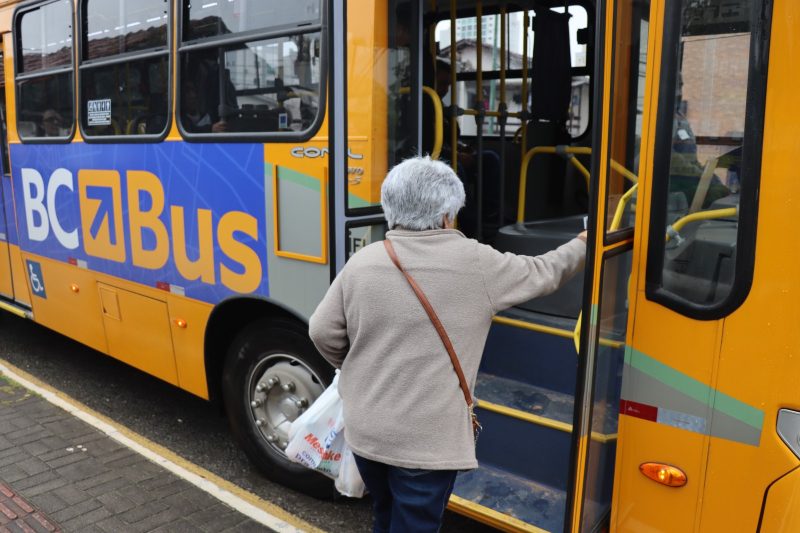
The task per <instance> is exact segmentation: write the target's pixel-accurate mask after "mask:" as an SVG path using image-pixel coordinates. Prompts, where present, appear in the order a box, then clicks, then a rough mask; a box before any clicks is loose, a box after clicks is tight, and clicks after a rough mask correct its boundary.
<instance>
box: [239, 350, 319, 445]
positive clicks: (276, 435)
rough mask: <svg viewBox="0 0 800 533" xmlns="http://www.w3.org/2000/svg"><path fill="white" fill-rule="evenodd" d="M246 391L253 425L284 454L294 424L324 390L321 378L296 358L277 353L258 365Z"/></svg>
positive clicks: (270, 443)
mask: <svg viewBox="0 0 800 533" xmlns="http://www.w3.org/2000/svg"><path fill="white" fill-rule="evenodd" d="M247 390H248V401H249V404H250V414H251V417H252V419H253V423H254V424H255V425H256V427H257V428H258V430H259V432H260V433H261V436H262V437H263V438H264V440H265V441H266V442H267V443H268V444H269V445H270V446H272V447H273V448H275V449H276V450H279V451H281V452H282V451H283V450H285V449H286V446H287V445H288V444H289V427H290V426H291V423H292V422H294V421H295V420H296V419H297V417H299V416H300V415H301V414H303V413H304V412H305V410H306V409H307V408H308V406H309V405H311V404H312V403H314V400H316V399H317V398H318V397H319V395H320V394H322V391H323V390H325V387H324V386H323V385H322V380H321V379H320V378H319V376H317V375H316V374H315V373H314V372H313V371H312V370H311V369H310V368H309V367H308V366H306V365H305V363H303V362H302V361H300V360H299V359H297V358H296V357H294V356H291V355H288V354H274V355H270V356H269V357H265V358H264V359H263V360H261V361H260V362H259V363H258V365H257V366H256V367H255V369H254V371H253V373H252V374H251V375H250V381H249V383H248V388H247Z"/></svg>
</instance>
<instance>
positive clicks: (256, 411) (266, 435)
mask: <svg viewBox="0 0 800 533" xmlns="http://www.w3.org/2000/svg"><path fill="white" fill-rule="evenodd" d="M332 378H333V369H332V368H331V367H330V365H329V364H328V363H327V362H326V361H325V360H324V359H322V358H321V357H320V356H319V354H318V353H317V351H316V349H315V348H314V345H313V344H312V343H311V341H310V340H309V338H308V335H306V333H305V331H304V330H303V329H301V328H300V327H298V325H297V324H296V323H293V322H288V321H276V320H259V321H257V322H254V323H252V324H250V325H249V326H247V327H246V328H245V329H244V330H242V332H241V333H240V334H239V335H238V336H237V337H236V339H235V340H234V342H233V344H231V346H230V348H229V350H228V354H227V357H226V359H225V367H224V370H223V375H222V394H223V399H224V402H225V411H226V412H227V415H228V420H229V421H230V425H231V430H232V432H233V434H234V436H235V437H236V439H237V440H238V441H239V444H240V445H241V446H242V448H243V449H244V451H245V453H246V454H247V456H248V457H249V458H250V460H251V461H252V462H253V463H254V464H255V465H256V466H257V467H258V468H259V469H260V470H261V471H262V472H263V473H264V475H266V476H267V477H268V478H270V479H271V480H273V481H276V482H278V483H280V484H282V485H285V486H287V487H290V488H293V489H295V490H298V491H300V492H303V493H306V494H309V495H311V496H315V497H318V498H330V497H333V496H334V492H335V491H334V489H333V482H332V481H331V480H330V479H328V478H326V477H324V476H322V475H321V474H318V473H316V472H314V471H312V470H309V469H307V468H306V467H304V466H301V465H299V464H297V463H292V462H290V461H289V460H288V459H287V458H286V454H285V453H284V450H285V449H286V445H287V444H288V440H289V426H290V425H291V422H292V421H293V420H295V419H296V418H297V417H298V416H300V414H301V413H303V412H304V411H305V410H306V409H307V408H308V406H309V405H311V404H312V403H313V402H314V400H316V399H317V397H319V395H320V394H322V391H323V390H325V387H326V386H327V384H328V383H330V382H331V380H332Z"/></svg>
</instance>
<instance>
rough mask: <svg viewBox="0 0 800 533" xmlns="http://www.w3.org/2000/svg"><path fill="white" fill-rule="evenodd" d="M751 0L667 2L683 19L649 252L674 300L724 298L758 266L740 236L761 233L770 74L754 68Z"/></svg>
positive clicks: (673, 53)
mask: <svg viewBox="0 0 800 533" xmlns="http://www.w3.org/2000/svg"><path fill="white" fill-rule="evenodd" d="M678 4H679V5H678ZM754 4H760V1H759V0H749V1H746V2H739V3H736V4H735V5H733V6H732V7H731V8H730V9H728V11H726V12H725V13H724V15H722V14H720V12H719V10H716V11H715V10H714V9H712V8H706V7H704V6H703V5H700V4H697V3H696V2H693V1H691V0H682V1H681V2H679V3H678V2H676V5H675V7H674V11H672V12H671V16H672V17H674V20H675V21H679V22H680V23H679V24H678V23H676V27H677V28H678V29H677V30H676V31H675V35H672V36H666V37H665V39H666V42H665V44H664V49H665V52H664V53H665V59H664V63H665V65H666V66H665V67H663V68H662V70H663V71H666V73H665V75H666V76H670V75H671V76H672V78H671V79H664V80H662V83H661V87H662V91H664V92H665V94H663V95H661V99H660V103H659V118H658V120H659V123H658V135H659V137H658V140H657V144H656V150H657V152H656V159H655V176H654V179H655V187H656V189H658V188H659V187H660V188H661V189H660V191H658V192H654V194H653V196H654V198H661V199H662V200H661V205H658V202H657V201H654V204H653V210H654V218H653V227H654V230H653V233H652V234H651V241H654V242H653V244H651V247H653V248H657V250H658V251H657V254H659V255H660V257H659V256H658V255H656V256H652V255H651V263H652V264H649V265H648V275H649V277H650V281H651V282H652V281H656V282H657V283H658V285H660V286H661V289H662V290H661V291H660V293H661V295H662V296H664V297H665V298H666V299H668V300H670V299H671V300H672V301H673V303H674V304H675V305H676V306H677V307H692V306H694V307H695V309H696V308H697V306H703V307H704V308H706V309H708V308H713V307H715V306H719V305H720V304H721V303H722V302H724V301H726V300H727V298H728V296H729V295H730V294H731V292H732V289H733V286H734V280H735V278H736V277H738V276H740V275H741V276H742V278H741V279H746V278H747V276H749V275H751V274H752V270H751V266H750V267H748V266H746V265H742V264H741V263H740V261H741V260H742V258H743V254H746V255H748V256H749V255H751V253H752V249H751V246H752V245H751V244H750V245H748V243H747V242H746V241H742V242H739V240H740V238H741V236H742V235H741V234H742V233H743V232H744V234H745V236H748V237H752V238H753V239H754V235H755V233H754V226H755V220H754V219H753V218H746V216H747V215H749V216H750V217H752V211H750V209H751V206H753V204H754V198H755V191H756V188H757V180H758V175H759V166H760V152H761V143H760V135H761V133H760V127H758V126H757V124H756V122H757V121H758V120H760V119H758V117H763V111H764V108H763V106H764V101H763V84H764V83H765V81H764V80H765V77H762V76H760V75H754V72H756V71H754V70H753V69H754V65H755V64H756V63H755V60H756V59H757V56H756V55H755V51H757V50H759V49H760V47H759V46H753V44H754V43H751V34H752V33H753V31H754V27H755V26H756V24H754V22H753V19H752V17H753V14H754V13H758V12H759V11H758V10H756V9H755V6H754ZM670 41H672V42H670ZM758 64H759V65H760V62H759V63H758ZM740 219H741V220H740ZM740 222H742V224H740ZM661 223H663V224H664V225H661ZM659 241H660V242H659ZM742 245H744V246H742ZM749 261H750V262H751V263H752V258H751V259H750V260H749ZM653 275H657V276H658V278H660V279H658V278H653V277H652V276H653ZM676 297H677V298H676Z"/></svg>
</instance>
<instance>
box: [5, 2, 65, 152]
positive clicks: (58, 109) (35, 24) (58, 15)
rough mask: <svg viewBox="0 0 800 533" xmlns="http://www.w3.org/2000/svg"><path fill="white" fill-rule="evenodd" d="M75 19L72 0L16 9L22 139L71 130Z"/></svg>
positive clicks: (56, 136) (53, 137) (59, 136)
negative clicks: (73, 29) (73, 23)
mask: <svg viewBox="0 0 800 533" xmlns="http://www.w3.org/2000/svg"><path fill="white" fill-rule="evenodd" d="M71 21H72V2H71V1H70V0H59V1H58V2H52V3H49V4H45V5H42V6H39V7H35V8H32V9H23V10H20V11H17V14H16V21H15V24H16V29H17V32H16V34H17V39H16V43H15V44H16V58H17V59H16V61H17V76H16V83H17V91H18V92H17V94H18V98H17V131H18V132H19V135H20V137H21V138H22V140H23V141H25V140H34V139H36V140H41V139H44V138H48V140H56V139H58V140H63V141H68V140H69V139H70V137H71V136H72V132H73V129H74V126H75V109H74V103H73V94H74V91H73V83H72V24H71Z"/></svg>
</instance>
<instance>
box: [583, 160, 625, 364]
mask: <svg viewBox="0 0 800 533" xmlns="http://www.w3.org/2000/svg"><path fill="white" fill-rule="evenodd" d="M615 164H617V165H619V163H617V162H616V161H614V160H613V159H612V160H611V166H612V167H613V166H614V165H615ZM623 168H624V167H623ZM626 170H627V169H626ZM623 175H624V173H623ZM631 176H633V178H634V180H633V181H635V183H634V184H633V187H631V188H630V189H628V190H627V191H626V192H625V194H623V195H622V197H621V198H620V199H619V203H618V204H617V209H616V210H615V211H614V218H612V219H611V226H609V228H608V230H609V231H617V230H618V229H619V225H620V224H621V223H622V213H623V212H625V206H627V205H628V202H629V201H630V199H631V197H632V196H633V193H634V192H636V189H638V188H639V178H637V177H636V175H635V174H633V173H632V172H631ZM629 179H630V178H629ZM628 283H630V277H629V278H628ZM628 289H629V290H628V292H630V287H628ZM582 321H583V311H581V312H580V313H578V321H577V322H576V323H575V331H573V332H572V341H573V342H574V343H575V352H576V353H580V351H581V322H582Z"/></svg>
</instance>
